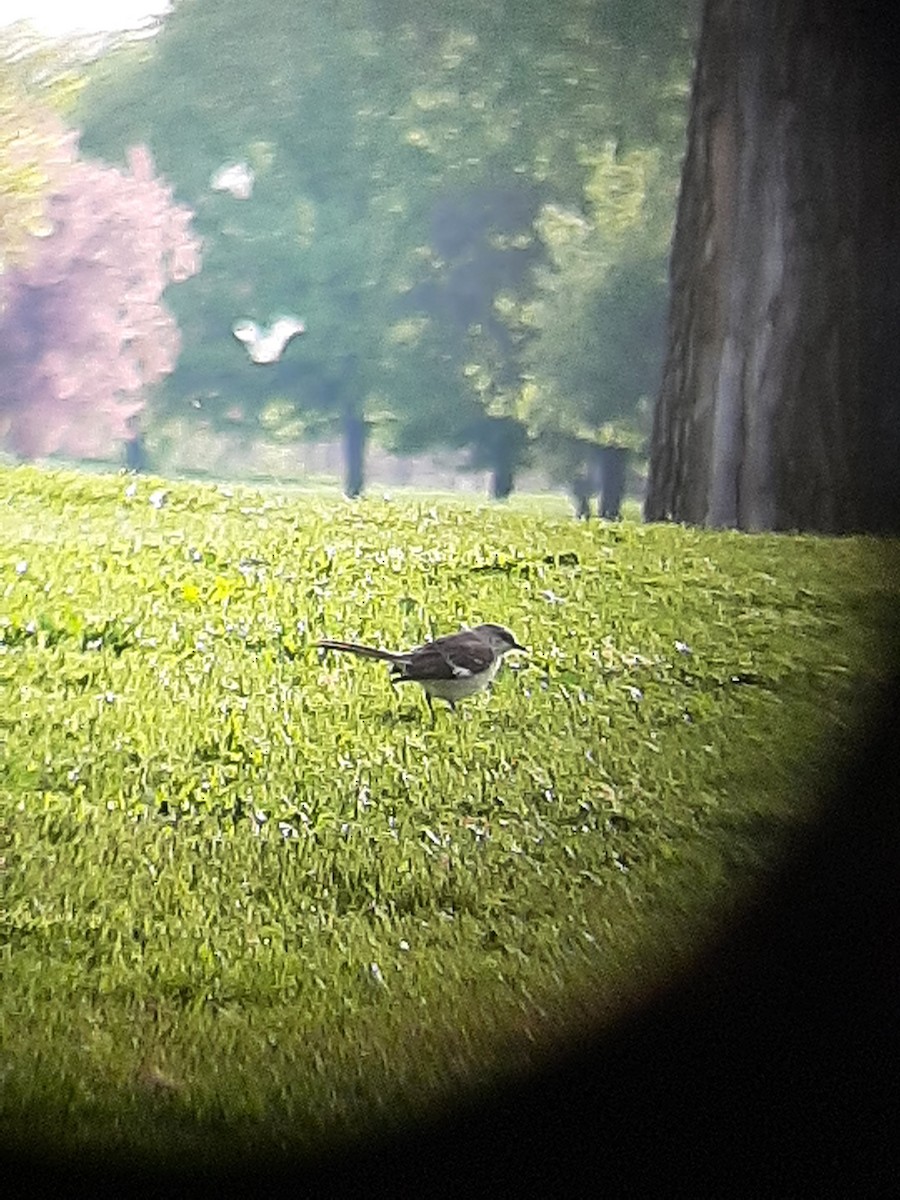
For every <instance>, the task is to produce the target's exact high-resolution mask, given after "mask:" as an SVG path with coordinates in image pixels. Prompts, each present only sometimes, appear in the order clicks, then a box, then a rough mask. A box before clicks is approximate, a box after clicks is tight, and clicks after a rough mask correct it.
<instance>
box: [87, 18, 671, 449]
mask: <svg viewBox="0 0 900 1200" xmlns="http://www.w3.org/2000/svg"><path fill="white" fill-rule="evenodd" d="M639 7H640V8H641V9H642V11H643V10H644V9H646V10H647V11H646V14H645V22H646V23H647V25H648V29H653V30H656V28H657V27H656V24H655V22H656V21H657V20H659V21H660V23H661V25H662V26H664V28H665V30H666V31H667V33H666V36H665V38H663V37H661V36H658V35H655V36H653V37H649V38H648V41H647V44H646V46H645V47H644V49H643V50H641V51H640V52H639V53H635V52H634V45H635V42H634V36H635V35H634V31H633V29H632V27H631V25H630V24H629V22H628V20H626V19H625V17H624V15H623V12H622V11H621V10H620V9H618V8H617V7H616V6H612V9H611V10H610V13H609V16H610V21H609V23H606V16H607V12H606V9H607V6H606V5H601V4H599V3H598V2H597V0H585V2H584V3H580V4H576V5H572V6H569V7H568V8H567V14H566V20H565V21H563V22H560V20H559V19H558V15H557V13H556V11H555V10H553V9H552V8H550V7H548V6H543V7H538V6H532V5H528V6H521V5H516V4H512V3H504V2H497V3H492V4H488V5H484V4H475V3H474V2H472V3H460V4H454V5H453V6H440V7H438V8H435V9H433V10H428V11H427V12H423V11H422V10H421V6H419V5H415V6H413V5H411V4H409V3H408V2H406V0H393V2H388V0H382V2H377V0H372V2H371V3H368V4H363V5H360V4H358V3H354V4H348V3H338V4H337V5H335V6H330V7H329V9H328V11H327V13H326V12H325V11H324V10H323V9H322V7H321V6H320V5H316V4H311V3H300V4H296V3H290V4H289V3H287V0H255V2H254V3H252V4H249V5H248V4H244V3H242V4H238V3H237V0H223V2H222V3H220V4H216V5H204V4H200V3H197V2H196V0H182V2H181V3H179V4H177V5H176V8H175V11H174V13H173V15H172V16H171V17H170V18H169V19H168V20H167V22H166V25H165V28H164V30H163V32H162V33H161V35H160V36H159V37H158V38H157V39H155V40H154V41H153V42H152V43H145V44H141V45H140V46H137V47H130V48H129V49H127V50H126V51H125V52H124V53H123V54H120V55H118V56H113V57H112V58H111V59H109V60H107V62H106V63H105V64H104V65H103V68H102V70H100V71H98V72H95V73H94V77H93V80H92V84H91V86H90V88H89V89H87V91H86V93H85V95H84V97H83V99H82V104H81V107H80V116H81V119H82V121H83V123H84V126H85V133H84V144H85V145H86V146H87V147H89V148H90V149H91V151H92V152H94V153H98V154H101V155H102V156H103V157H105V158H107V159H110V160H113V161H115V160H117V159H120V158H121V155H122V152H123V148H124V147H125V146H126V145H128V144H134V143H136V142H144V143H146V144H147V145H149V146H150V147H151V148H152V151H153V153H154V156H155V157H156V159H157V161H158V162H159V164H160V167H161V169H162V171H163V172H164V173H165V174H166V176H167V177H169V178H171V179H172V180H173V181H174V182H175V186H176V190H177V192H178V194H179V196H180V197H182V198H183V199H184V200H185V201H187V202H188V203H190V204H191V206H192V207H193V208H194V210H195V212H196V214H197V215H196V225H197V228H198V230H199V232H200V233H201V234H202V236H203V239H204V245H205V258H204V269H203V271H202V272H201V273H200V274H199V275H198V276H196V277H195V278H194V279H193V280H191V281H189V282H188V283H187V284H185V286H184V287H182V288H180V289H178V290H177V292H176V293H173V295H172V300H171V303H172V306H173V311H175V313H176V315H177V317H178V320H179V323H180V325H181V327H182V330H183V335H184V349H183V352H182V356H181V359H180V361H179V365H178V368H177V370H176V371H175V373H174V374H173V375H172V376H171V378H170V379H169V380H168V382H167V384H166V387H165V389H164V398H165V408H166V410H167V411H168V412H169V413H170V414H171V413H177V414H179V415H181V416H184V417H189V416H190V415H191V413H193V412H197V411H198V410H197V409H196V408H195V407H194V406H195V405H196V404H197V403H199V404H200V405H201V408H200V410H199V411H200V413H201V414H202V415H203V416H204V417H205V418H206V419H208V420H211V421H212V422H213V423H215V424H224V423H228V424H230V425H231V426H232V427H240V428H243V429H244V430H245V432H246V435H247V436H254V437H256V436H271V435H272V432H273V431H274V430H275V429H278V428H281V429H283V430H286V431H289V432H290V435H291V436H299V435H303V434H304V433H305V434H307V435H312V434H319V433H321V432H322V431H323V430H326V429H328V428H329V427H332V428H335V429H337V428H343V429H344V430H345V431H346V430H348V429H350V430H352V431H354V436H355V438H356V439H357V441H359V439H364V438H365V437H366V436H367V435H368V433H369V431H371V430H374V432H375V435H376V436H378V437H380V438H381V439H382V440H384V441H385V442H386V443H388V444H390V445H392V446H396V447H398V448H402V449H418V448H421V447H424V446H427V445H435V444H445V445H446V444H452V445H458V446H462V445H469V446H470V447H473V448H475V449H477V450H478V452H479V453H480V454H481V455H482V457H484V455H485V454H487V455H488V457H490V452H489V448H490V446H491V445H492V444H496V445H497V447H498V448H500V449H501V450H502V454H501V458H503V457H506V458H508V450H509V449H510V448H511V447H517V449H516V456H517V457H518V458H521V455H522V454H524V453H525V451H526V448H527V445H528V439H529V436H531V435H533V434H534V433H535V432H537V431H538V430H539V427H540V424H541V422H540V421H539V420H535V419H533V418H534V413H533V412H528V411H526V408H527V405H525V404H523V397H522V390H523V386H524V384H525V383H527V382H528V380H534V379H538V380H539V381H540V383H541V392H540V394H541V397H542V402H543V404H544V406H545V407H546V405H549V404H551V403H552V404H554V405H557V404H558V405H561V404H562V403H563V401H564V400H565V402H566V403H569V397H568V391H567V389H568V387H569V383H570V379H569V377H568V376H567V375H565V373H564V372H562V367H561V366H560V365H559V364H561V363H563V362H564V361H565V360H566V359H567V356H568V352H567V347H566V346H565V344H564V339H565V329H564V328H562V327H563V326H564V324H565V323H564V322H563V321H562V320H560V319H558V318H557V319H556V325H554V317H553V302H552V295H553V293H554V292H556V293H557V294H558V295H559V296H568V300H569V311H570V314H571V315H575V314H574V312H573V306H572V301H573V300H577V308H578V316H579V319H581V318H582V317H583V320H584V321H585V322H589V321H591V320H592V319H593V318H594V317H595V316H596V315H597V313H598V312H600V313H601V315H602V312H603V306H602V303H600V301H599V300H598V296H597V290H598V289H597V287H596V285H595V286H594V287H593V288H591V287H588V286H587V284H582V286H581V287H580V288H578V287H575V286H571V287H570V286H568V285H567V283H566V281H565V280H566V275H567V273H568V275H569V276H570V277H571V279H572V282H573V284H574V281H575V278H576V276H577V275H578V273H579V272H580V273H581V274H582V275H585V276H586V275H588V274H589V273H590V270H591V266H590V260H592V259H594V258H596V259H597V261H598V262H599V260H600V255H601V254H602V256H603V258H604V265H605V276H606V278H607V279H608V281H609V283H610V285H611V286H614V287H615V288H618V289H619V293H620V294H622V293H623V292H628V293H629V296H630V300H629V302H630V303H631V304H632V306H633V307H634V308H636V309H641V307H642V305H646V304H650V305H651V307H652V304H653V303H654V301H655V303H656V305H657V313H658V312H659V310H660V309H661V306H662V303H663V301H662V298H661V294H654V296H653V297H652V298H651V296H650V295H649V294H648V289H647V288H646V287H645V286H644V285H642V284H641V283H639V282H638V283H636V284H634V286H632V285H631V284H630V283H629V282H628V280H627V278H626V279H624V281H623V276H625V277H628V276H629V275H630V273H631V269H632V267H631V264H632V263H633V264H634V266H635V270H636V271H637V274H638V275H641V274H643V275H646V274H647V271H648V268H647V267H646V262H645V260H646V258H647V254H648V246H649V241H648V239H647V238H646V237H644V245H643V247H640V246H638V245H637V227H636V226H632V230H631V232H630V233H629V232H626V234H625V236H624V237H620V238H619V241H618V243H617V245H616V246H615V247H612V244H611V243H610V242H608V241H607V243H604V245H603V246H602V250H601V247H600V245H599V242H597V240H596V239H589V240H588V243H587V244H586V245H584V246H582V247H581V253H580V261H578V262H576V261H574V258H573V259H572V260H571V261H570V260H567V259H564V256H561V255H560V254H559V253H557V251H558V249H559V248H558V247H553V246H551V245H548V243H547V242H546V241H545V240H544V239H543V238H542V237H541V235H540V233H539V229H540V228H541V220H542V219H543V221H544V227H547V224H548V218H547V215H546V214H547V212H548V211H549V207H552V206H554V205H556V206H558V207H560V208H562V209H565V210H572V211H573V212H575V213H578V214H580V215H581V216H582V218H583V219H585V220H587V221H588V222H589V223H590V224H591V225H592V227H593V226H594V225H596V226H597V227H598V228H599V225H600V224H602V223H603V220H604V219H605V218H604V215H603V214H604V213H605V212H606V209H608V208H609V206H610V205H611V206H612V207H613V208H614V207H615V206H616V205H619V206H620V207H621V206H624V207H625V208H627V207H628V205H629V204H630V205H631V206H632V207H634V205H635V204H637V207H638V208H639V209H641V208H642V205H645V204H646V203H650V204H651V205H652V203H655V202H656V201H655V200H653V199H651V200H650V201H649V202H648V201H647V194H648V193H649V191H651V190H653V189H655V188H656V187H657V184H658V183H659V184H660V197H661V199H660V200H659V203H660V204H661V206H662V208H663V209H665V211H666V216H665V217H664V218H663V219H662V222H661V225H660V228H661V229H662V231H663V233H662V238H661V242H662V245H663V246H664V244H665V241H666V237H667V233H668V228H667V225H666V221H667V220H668V221H669V222H670V221H671V198H672V194H673V189H674V181H675V179H676V178H677V168H678V156H679V154H680V135H681V124H680V122H681V114H682V112H683V107H684V89H685V85H686V81H687V76H688V71H689V61H690V34H691V22H692V16H693V6H692V5H691V4H690V3H686V2H685V3H682V4H680V5H675V6H663V5H661V4H656V3H653V2H652V0H645V3H644V4H643V5H641V6H639ZM623 31H624V32H623ZM642 148H643V151H642ZM642 152H643V153H644V154H645V158H643V159H641V160H640V161H642V162H650V161H651V160H652V162H653V164H654V166H653V168H652V171H651V172H650V174H652V173H653V171H655V173H656V174H655V176H654V177H653V179H652V180H649V175H648V173H647V172H646V171H645V173H644V175H641V176H640V179H638V181H637V183H634V178H635V177H634V172H633V171H632V170H631V168H632V165H633V163H634V162H635V161H637V160H636V159H635V157H634V156H635V155H638V156H640V154H641V153H642ZM610 156H612V159H613V160H614V161H613V167H614V170H613V174H615V171H616V170H617V171H618V176H617V177H616V179H615V180H614V181H612V176H610V180H608V181H607V182H610V181H612V185H613V186H614V188H618V193H617V194H616V196H612V195H610V196H608V197H605V198H604V197H601V196H600V194H599V191H598V189H601V190H602V188H603V187H604V186H605V184H604V181H603V179H602V178H601V176H602V169H601V168H602V164H603V163H607V161H608V159H609V158H610ZM229 169H231V171H232V177H234V178H236V179H242V180H244V183H243V184H242V185H241V186H240V187H239V188H238V189H237V191H234V190H227V189H222V188H221V186H220V185H218V184H217V182H216V181H217V180H218V179H220V178H221V177H222V174H223V172H227V171H228V170H229ZM629 171H631V174H629ZM623 172H624V174H623ZM607 173H608V174H609V171H608V172H607ZM626 176H627V180H625V177H626ZM251 180H252V182H250V181H251ZM648 180H649V182H648ZM623 181H624V182H623ZM629 186H632V187H635V188H637V189H638V190H641V189H643V190H642V194H641V196H640V197H638V198H637V199H636V198H635V196H631V197H628V196H627V195H626V193H627V191H628V188H629ZM217 187H218V189H219V190H217ZM604 205H606V208H604ZM542 214H543V218H542ZM657 233H659V229H657ZM632 235H634V236H632ZM641 236H644V235H643V233H642V235H641ZM651 240H652V239H651ZM659 242H660V238H659V237H657V244H654V246H653V254H654V255H657V256H658V254H659V253H660V249H659V244H658V243H659ZM554 255H555V258H554ZM576 257H577V256H576ZM617 268H619V269H618V271H617ZM651 274H652V272H651ZM642 289H643V291H642ZM651 290H652V289H651ZM632 293H634V294H632ZM641 297H643V298H641ZM540 299H543V304H539V303H536V301H538V300H540ZM598 304H599V308H598ZM529 305H530V307H529ZM613 307H614V308H616V309H617V310H618V301H616V302H614V305H613ZM284 312H287V313H292V314H295V315H297V316H299V317H301V318H302V319H303V320H304V321H305V322H306V326H307V333H306V334H305V335H304V337H302V338H300V339H298V340H297V341H296V342H294V343H292V344H291V345H290V346H289V347H288V349H287V351H286V352H285V355H284V358H283V360H282V361H281V362H279V363H278V364H277V366H275V367H273V368H264V369H261V368H259V367H255V366H254V365H253V364H251V363H249V362H248V361H247V360H246V358H245V357H244V356H243V355H242V354H241V353H240V347H239V346H238V345H237V344H236V343H234V341H233V339H232V338H231V334H230V330H231V327H232V325H233V323H234V322H235V321H236V320H253V321H256V322H257V323H260V324H266V323H268V322H269V321H270V320H271V319H273V318H274V317H276V316H277V315H279V314H281V313H284ZM610 319H612V317H610ZM648 321H649V323H650V324H651V325H652V323H653V318H652V317H650V318H648ZM542 322H546V325H547V328H546V329H545V328H544V325H543V324H542ZM557 327H559V331H558V336H555V333H554V331H555V330H556V328H557ZM612 341H613V339H612V338H611V337H610V338H606V339H603V338H599V339H598V338H594V339H593V340H592V341H589V342H587V343H586V344H585V345H584V346H583V347H582V349H583V350H585V351H586V352H587V353H588V354H589V355H590V356H592V357H593V358H594V359H595V364H594V372H595V376H596V378H597V380H600V381H602V380H603V379H604V377H606V379H607V384H606V385H605V390H606V392H607V394H608V393H613V394H614V395H615V400H614V401H610V400H607V401H606V402H605V403H606V408H605V409H604V413H605V414H607V415H604V422H606V421H607V419H608V414H609V413H610V412H612V411H613V410H615V411H616V414H618V413H619V412H625V413H628V412H631V411H633V410H634V408H635V405H636V404H637V402H638V400H639V394H634V387H635V386H641V387H642V388H643V387H644V383H643V381H639V382H636V381H635V380H634V379H633V378H629V379H622V380H620V379H619V375H618V371H619V367H617V366H616V363H615V361H614V356H611V355H610V349H611V345H612ZM529 346H532V347H534V349H533V352H530V353H526V348H527V347H529ZM625 357H627V358H628V360H629V372H630V373H631V374H632V375H633V372H631V356H625ZM651 357H652V355H651ZM554 362H555V363H556V364H557V367H556V368H555V369H556V371H557V374H561V378H560V379H559V381H558V382H557V383H556V384H555V385H554V387H553V388H551V386H550V383H549V382H548V380H549V378H550V370H549V368H550V367H551V366H552V365H553V363H554ZM604 362H605V364H606V365H604ZM587 370H588V378H587V379H586V381H585V383H584V386H583V388H582V392H581V393H580V394H579V397H578V398H573V399H572V401H571V403H572V404H575V405H576V406H577V405H579V404H580V405H581V407H582V408H583V409H585V412H586V416H587V418H588V423H590V405H589V404H588V403H587V401H586V400H585V398H584V395H583V392H584V389H586V388H589V387H590V386H592V385H591V382H590V367H588V368H587ZM610 376H613V377H614V378H613V380H612V383H611V384H610V383H609V377H610ZM545 377H546V378H545ZM554 389H555V390H554ZM531 407H532V409H533V408H534V405H533V404H532V406H531ZM157 411H160V412H161V411H162V410H157ZM498 422H500V424H499V425H498V424H497V423H498ZM504 431H505V434H508V435H509V436H508V438H507V437H506V436H500V435H501V433H504ZM494 435H496V436H494ZM492 465H494V466H497V467H498V468H499V467H502V466H503V464H502V463H500V462H496V463H493V464H492ZM507 466H508V464H507ZM504 469H506V468H504Z"/></svg>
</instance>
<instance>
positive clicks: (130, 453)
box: [124, 433, 150, 474]
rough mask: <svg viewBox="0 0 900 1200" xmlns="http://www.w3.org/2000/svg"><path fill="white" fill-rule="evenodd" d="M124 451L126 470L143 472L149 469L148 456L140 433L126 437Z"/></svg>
mask: <svg viewBox="0 0 900 1200" xmlns="http://www.w3.org/2000/svg"><path fill="white" fill-rule="evenodd" d="M124 452H125V453H124V457H125V469H126V470H128V471H136V472H138V474H143V473H145V472H147V471H148V470H149V469H150V458H149V456H148V454H147V446H146V444H145V442H144V435H143V434H142V433H136V434H135V435H134V437H130V438H128V440H127V441H126V442H125V445H124Z"/></svg>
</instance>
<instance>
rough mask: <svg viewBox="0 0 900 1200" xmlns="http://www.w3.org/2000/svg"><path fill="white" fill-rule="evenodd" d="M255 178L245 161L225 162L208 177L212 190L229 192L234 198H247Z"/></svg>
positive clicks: (251, 191)
mask: <svg viewBox="0 0 900 1200" xmlns="http://www.w3.org/2000/svg"><path fill="white" fill-rule="evenodd" d="M255 178H256V176H255V175H254V173H253V168H252V167H251V166H249V165H248V164H247V163H245V162H237V163H225V165H224V166H222V167H219V169H218V171H215V172H214V173H213V175H212V176H211V177H210V181H209V186H210V187H211V188H212V190H213V191H214V192H230V193H231V195H232V196H234V198H235V200H249V199H250V196H251V195H252V193H253V183H254V180H255Z"/></svg>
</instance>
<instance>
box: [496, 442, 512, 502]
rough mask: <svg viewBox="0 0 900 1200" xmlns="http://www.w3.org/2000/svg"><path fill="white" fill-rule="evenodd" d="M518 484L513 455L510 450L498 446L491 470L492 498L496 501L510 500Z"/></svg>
mask: <svg viewBox="0 0 900 1200" xmlns="http://www.w3.org/2000/svg"><path fill="white" fill-rule="evenodd" d="M515 483H516V473H515V467H514V463H513V455H512V453H511V452H510V450H509V449H505V448H504V447H503V446H502V445H501V446H498V448H497V454H496V456H495V458H494V463H493V466H492V468H491V497H492V498H493V499H494V500H508V499H509V497H510V496H511V495H512V490H513V488H514V487H515Z"/></svg>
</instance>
